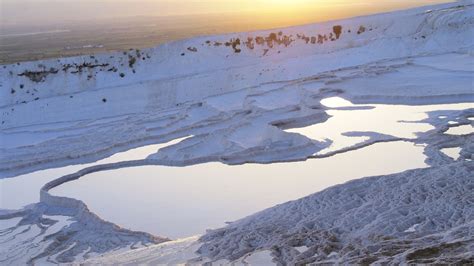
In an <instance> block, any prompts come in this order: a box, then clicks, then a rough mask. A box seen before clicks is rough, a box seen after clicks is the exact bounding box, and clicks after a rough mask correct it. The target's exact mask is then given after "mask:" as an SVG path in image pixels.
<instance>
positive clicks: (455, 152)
mask: <svg viewBox="0 0 474 266" xmlns="http://www.w3.org/2000/svg"><path fill="white" fill-rule="evenodd" d="M441 152H442V153H444V154H446V155H447V156H449V157H451V158H452V159H453V160H457V159H459V157H461V148H459V147H455V148H445V149H441Z"/></svg>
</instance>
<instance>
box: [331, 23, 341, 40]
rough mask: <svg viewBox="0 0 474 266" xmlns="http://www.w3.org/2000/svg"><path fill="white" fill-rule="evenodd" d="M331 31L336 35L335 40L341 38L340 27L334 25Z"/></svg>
mask: <svg viewBox="0 0 474 266" xmlns="http://www.w3.org/2000/svg"><path fill="white" fill-rule="evenodd" d="M332 31H333V32H334V34H336V39H339V37H341V34H342V26H341V25H336V26H334V27H332Z"/></svg>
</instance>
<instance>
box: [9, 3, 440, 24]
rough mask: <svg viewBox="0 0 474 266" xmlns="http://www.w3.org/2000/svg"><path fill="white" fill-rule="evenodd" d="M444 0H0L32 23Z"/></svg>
mask: <svg viewBox="0 0 474 266" xmlns="http://www.w3.org/2000/svg"><path fill="white" fill-rule="evenodd" d="M442 2H449V1H446V0H424V1H420V0H365V1H353V0H239V1H238V0H203V1H200V0H0V12H1V16H0V17H1V19H2V21H3V22H8V23H28V22H31V23H35V22H37V21H54V20H69V19H71V20H80V19H82V20H84V19H87V20H90V19H100V18H114V17H124V16H169V15H189V14H206V13H227V12H232V13H261V14H274V16H275V19H277V18H278V16H282V15H283V16H293V17H295V18H296V17H298V18H300V19H301V20H311V21H322V20H328V19H337V18H344V17H350V16H355V15H363V14H370V13H375V12H381V11H389V10H394V9H402V8H407V7H413V6H420V5H427V4H434V3H442Z"/></svg>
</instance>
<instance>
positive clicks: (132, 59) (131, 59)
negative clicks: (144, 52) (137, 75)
mask: <svg viewBox="0 0 474 266" xmlns="http://www.w3.org/2000/svg"><path fill="white" fill-rule="evenodd" d="M136 62H137V59H136V58H135V57H133V56H132V55H129V56H128V66H129V67H130V68H133V66H134V65H135V63H136Z"/></svg>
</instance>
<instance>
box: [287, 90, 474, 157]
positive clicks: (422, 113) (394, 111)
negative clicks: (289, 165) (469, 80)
mask: <svg viewBox="0 0 474 266" xmlns="http://www.w3.org/2000/svg"><path fill="white" fill-rule="evenodd" d="M321 103H322V104H323V105H325V106H326V107H329V108H334V109H332V110H329V111H328V114H329V115H330V116H331V118H330V119H329V120H328V121H327V122H325V123H320V124H315V125H311V126H308V127H304V128H296V129H290V130H287V131H288V132H293V133H299V134H302V135H304V136H307V137H308V138H310V139H314V140H325V139H330V140H332V141H333V143H332V145H331V146H330V147H329V148H327V149H324V150H322V151H321V152H319V153H318V154H325V153H328V152H332V151H336V150H339V149H342V148H345V147H350V146H353V145H356V144H358V143H361V142H364V141H365V140H367V139H368V137H347V136H344V135H343V133H347V132H351V131H352V132H377V133H381V134H386V135H391V136H394V137H399V138H415V137H416V133H418V132H426V131H429V130H431V129H433V128H434V127H433V126H431V125H429V124H427V123H414V122H415V121H420V120H423V119H425V118H427V117H428V115H427V112H430V111H436V110H464V109H468V108H470V107H472V104H446V105H424V106H406V105H379V104H376V105H355V104H352V103H351V102H349V101H347V100H344V99H342V98H339V97H332V98H328V99H325V100H323V101H321ZM365 107H373V109H370V108H365ZM344 108H348V109H344ZM354 108H359V109H354ZM451 130H453V131H454V130H455V128H452V129H451ZM458 130H462V129H458ZM471 130H472V129H471ZM463 132H465V131H463Z"/></svg>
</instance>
